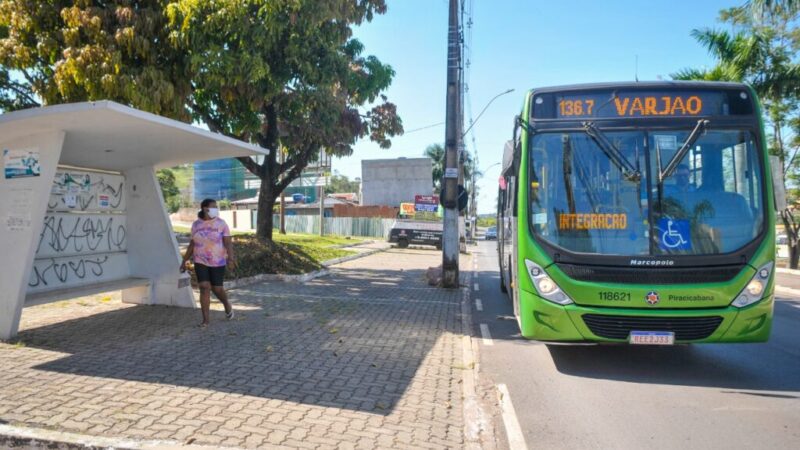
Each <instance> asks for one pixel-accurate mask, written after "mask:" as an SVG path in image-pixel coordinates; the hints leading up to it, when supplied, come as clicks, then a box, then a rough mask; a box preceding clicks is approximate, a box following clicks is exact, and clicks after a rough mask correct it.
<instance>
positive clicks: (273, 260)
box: [190, 233, 355, 280]
mask: <svg viewBox="0 0 800 450" xmlns="http://www.w3.org/2000/svg"><path fill="white" fill-rule="evenodd" d="M353 242H354V241H353V240H352V239H346V238H342V237H337V236H325V237H319V236H314V235H304V234H290V235H285V236H284V235H276V237H275V240H274V241H272V242H261V241H259V240H258V239H256V237H255V235H254V234H249V233H248V234H238V235H234V237H233V246H234V251H235V252H236V259H237V262H238V263H239V266H238V267H237V269H236V270H235V271H232V270H227V271H226V272H225V279H226V280H235V279H237V278H246V277H251V276H254V275H260V274H289V275H299V274H304V273H309V272H313V271H315V270H319V269H321V268H322V262H324V261H328V260H330V259H334V258H341V257H343V256H348V255H352V254H354V253H355V252H353V251H352V250H347V249H342V248H339V247H340V246H341V245H343V244H344V243H353ZM190 270H191V269H190ZM194 278H195V277H194V273H192V279H193V280H194Z"/></svg>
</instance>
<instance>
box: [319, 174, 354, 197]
mask: <svg viewBox="0 0 800 450" xmlns="http://www.w3.org/2000/svg"><path fill="white" fill-rule="evenodd" d="M360 187H361V183H360V182H359V181H358V179H356V180H355V181H350V178H348V177H347V175H342V174H340V173H338V172H335V171H334V173H333V176H331V179H330V183H328V185H327V186H325V193H326V194H336V193H350V192H358V191H359V188H360Z"/></svg>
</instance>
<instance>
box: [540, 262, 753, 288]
mask: <svg viewBox="0 0 800 450" xmlns="http://www.w3.org/2000/svg"><path fill="white" fill-rule="evenodd" d="M556 266H558V268H559V269H561V270H562V271H563V272H564V273H565V274H566V275H567V276H568V277H570V278H572V279H573V280H578V281H591V282H596V283H620V284H684V283H722V282H725V281H730V280H732V279H733V278H734V277H736V275H738V274H739V272H741V271H742V269H743V268H744V265H741V264H736V265H731V266H717V267H680V268H662V267H659V268H657V269H653V268H649V267H648V268H642V267H611V266H588V265H578V264H565V263H556Z"/></svg>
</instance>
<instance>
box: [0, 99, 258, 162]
mask: <svg viewBox="0 0 800 450" xmlns="http://www.w3.org/2000/svg"><path fill="white" fill-rule="evenodd" d="M43 131H64V132H65V133H66V136H65V138H64V146H63V148H62V151H61V158H60V160H59V164H62V165H69V166H76V167H90V168H94V169H103V170H112V171H122V170H126V169H130V168H134V167H141V166H156V167H170V166H175V165H177V164H183V163H189V162H194V161H202V160H207V159H220V158H230V157H236V156H255V155H266V154H268V153H269V152H268V150H266V149H263V148H261V147H258V146H256V145H253V144H248V143H246V142H242V141H239V140H237V139H233V138H229V137H227V136H223V135H221V134H217V133H212V132H210V131H207V130H204V129H202V128H198V127H195V126H192V125H190V124H187V123H183V122H179V121H177V120H172V119H168V118H165V117H161V116H158V115H155V114H151V113H148V112H144V111H140V110H138V109H134V108H130V107H128V106H124V105H121V104H119V103H115V102H112V101H107V100H104V101H97V102H83V103H68V104H62V105H54V106H45V107H41V108H31V109H25V110H20V111H13V112H9V113H5V114H2V115H0V136H3V140H4V141H6V140H14V139H16V138H20V137H24V136H28V135H32V134H38V133H41V132H43Z"/></svg>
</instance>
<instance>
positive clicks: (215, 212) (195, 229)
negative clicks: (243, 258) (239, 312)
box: [181, 198, 236, 327]
mask: <svg viewBox="0 0 800 450" xmlns="http://www.w3.org/2000/svg"><path fill="white" fill-rule="evenodd" d="M200 208H201V209H200V212H198V213H197V217H198V219H197V220H196V221H195V222H194V223H193V224H192V240H191V242H190V243H189V248H188V249H186V254H185V255H184V256H183V261H181V272H185V271H186V261H188V260H189V259H190V258H192V257H194V258H193V259H192V260H193V261H194V272H195V274H196V275H197V283H198V284H199V285H200V309H201V310H202V311H203V322H202V323H201V324H200V327H207V326H208V316H209V308H210V307H211V292H212V291H213V292H214V295H215V296H216V297H217V299H218V300H219V301H220V302H222V304H223V305H224V306H225V316H226V317H227V318H228V320H230V319H233V307H232V306H231V303H230V302H229V301H228V294H226V293H225V288H224V287H223V286H222V278H223V276H224V275H225V266H226V265H227V266H229V267H230V268H231V269H235V268H236V257H235V256H234V254H233V245H232V244H231V231H230V229H229V228H228V224H226V223H225V221H224V220H222V219H220V218H219V209H218V208H217V202H216V200H214V199H211V198H207V199H205V200H203V201H202V203H200Z"/></svg>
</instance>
